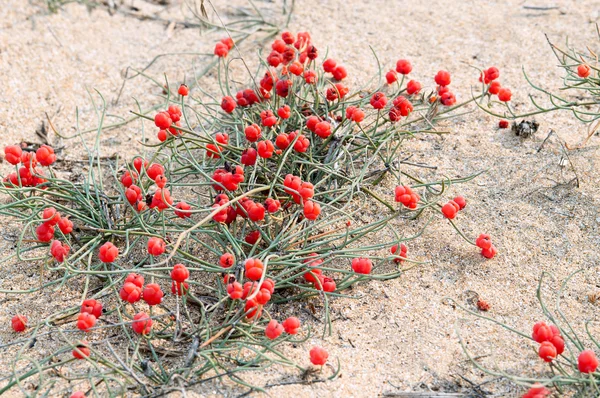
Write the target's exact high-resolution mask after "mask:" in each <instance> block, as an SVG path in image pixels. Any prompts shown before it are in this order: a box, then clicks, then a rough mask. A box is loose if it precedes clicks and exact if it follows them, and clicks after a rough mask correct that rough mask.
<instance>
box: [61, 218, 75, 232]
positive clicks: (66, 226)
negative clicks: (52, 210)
mask: <svg viewBox="0 0 600 398" xmlns="http://www.w3.org/2000/svg"><path fill="white" fill-rule="evenodd" d="M58 228H59V229H60V231H61V232H62V233H63V234H65V235H68V234H70V233H71V232H73V222H72V221H71V220H69V218H68V217H61V219H60V220H59V221H58Z"/></svg>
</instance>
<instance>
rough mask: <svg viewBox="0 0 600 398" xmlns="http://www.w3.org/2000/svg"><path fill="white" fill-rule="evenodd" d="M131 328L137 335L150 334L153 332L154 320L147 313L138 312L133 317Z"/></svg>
mask: <svg viewBox="0 0 600 398" xmlns="http://www.w3.org/2000/svg"><path fill="white" fill-rule="evenodd" d="M131 328H132V329H133V331H134V332H136V333H137V334H148V333H150V331H151V330H152V319H150V316H149V315H148V314H146V313H145V312H138V313H137V314H135V316H134V317H133V323H132V324H131Z"/></svg>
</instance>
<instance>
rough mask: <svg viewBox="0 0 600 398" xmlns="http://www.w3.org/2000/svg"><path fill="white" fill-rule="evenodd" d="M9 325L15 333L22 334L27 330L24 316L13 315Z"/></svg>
mask: <svg viewBox="0 0 600 398" xmlns="http://www.w3.org/2000/svg"><path fill="white" fill-rule="evenodd" d="M10 323H11V326H12V328H13V330H14V331H15V332H23V331H24V330H25V329H26V328H27V317H26V316H24V315H15V316H13V317H12V319H11V320H10Z"/></svg>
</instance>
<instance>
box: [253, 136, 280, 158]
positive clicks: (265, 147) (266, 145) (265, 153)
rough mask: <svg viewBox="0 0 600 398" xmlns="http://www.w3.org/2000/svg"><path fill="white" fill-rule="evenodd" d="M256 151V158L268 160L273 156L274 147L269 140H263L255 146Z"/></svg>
mask: <svg viewBox="0 0 600 398" xmlns="http://www.w3.org/2000/svg"><path fill="white" fill-rule="evenodd" d="M256 149H257V152H258V156H260V157H261V158H264V159H269V158H271V157H272V156H273V151H274V150H275V146H274V145H273V143H272V142H271V141H270V140H265V141H260V142H259V143H258V144H256Z"/></svg>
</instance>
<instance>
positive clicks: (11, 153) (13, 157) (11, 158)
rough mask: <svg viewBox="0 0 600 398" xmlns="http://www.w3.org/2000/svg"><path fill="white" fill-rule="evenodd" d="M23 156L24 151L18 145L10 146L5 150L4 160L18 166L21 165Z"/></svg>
mask: <svg viewBox="0 0 600 398" xmlns="http://www.w3.org/2000/svg"><path fill="white" fill-rule="evenodd" d="M22 155H23V150H22V149H21V147H20V146H18V145H9V146H7V147H6V148H4V158H5V159H6V161H7V162H8V163H10V164H14V165H17V164H19V163H21V156H22Z"/></svg>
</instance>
